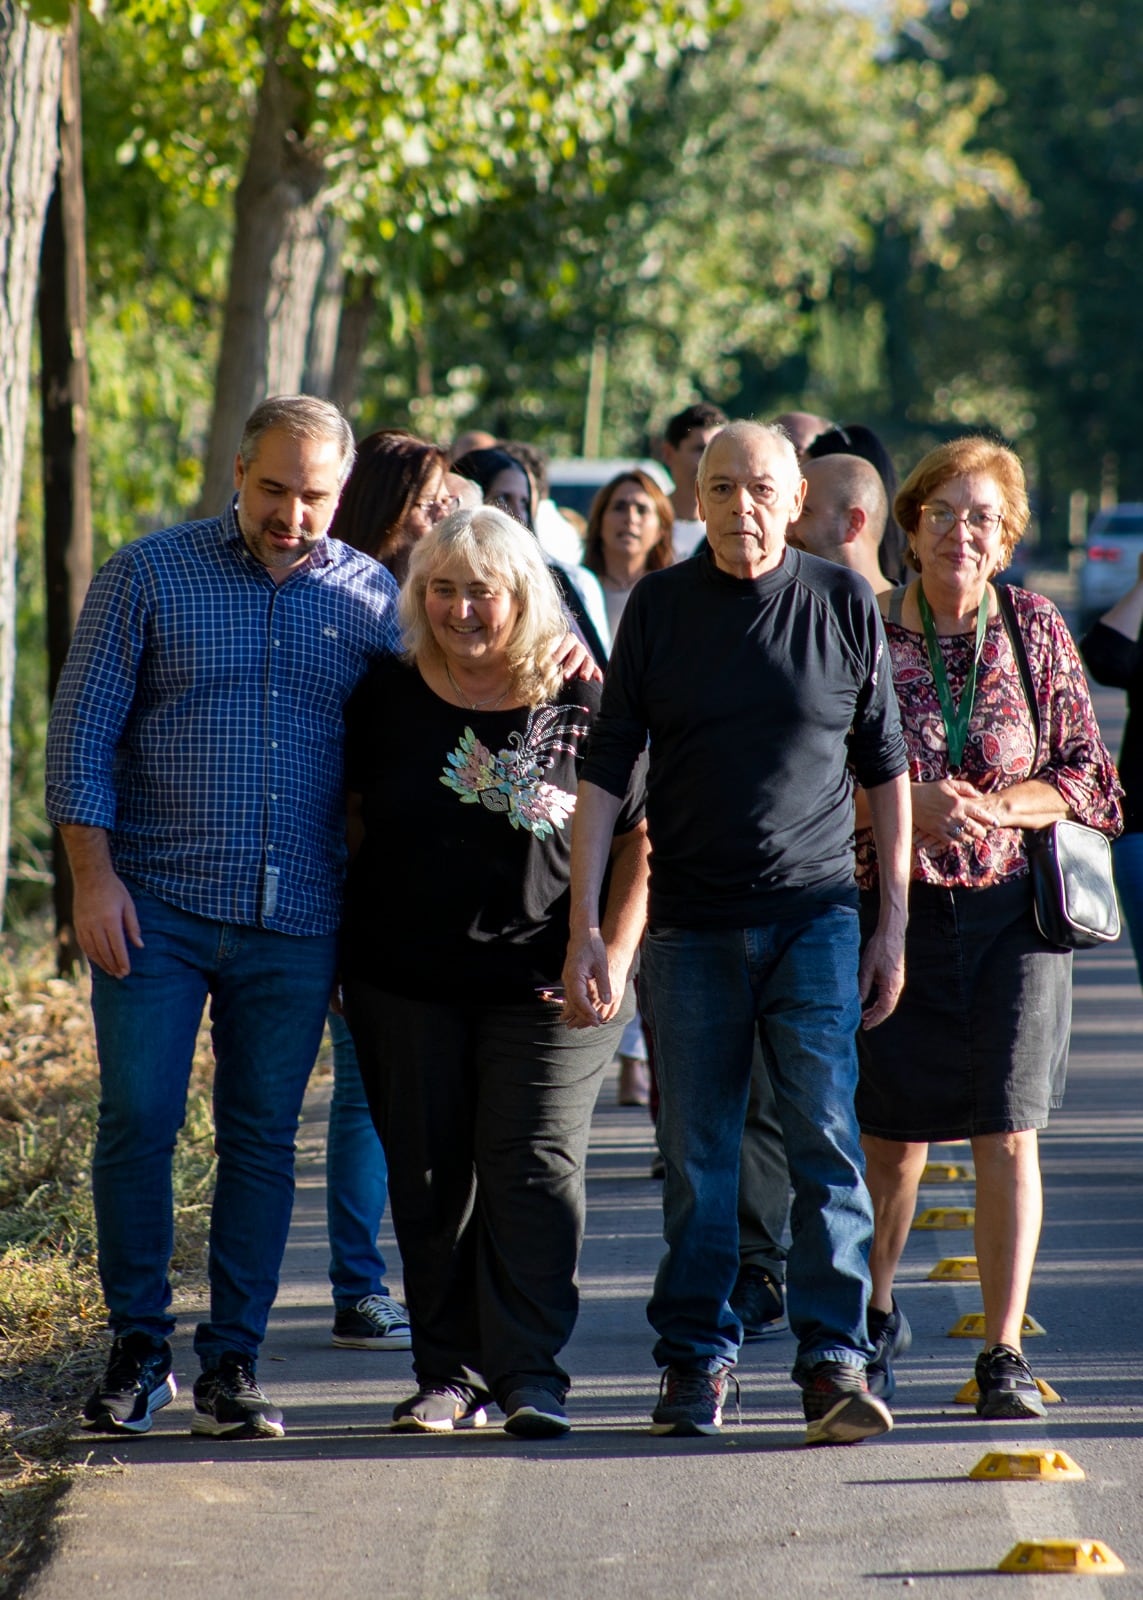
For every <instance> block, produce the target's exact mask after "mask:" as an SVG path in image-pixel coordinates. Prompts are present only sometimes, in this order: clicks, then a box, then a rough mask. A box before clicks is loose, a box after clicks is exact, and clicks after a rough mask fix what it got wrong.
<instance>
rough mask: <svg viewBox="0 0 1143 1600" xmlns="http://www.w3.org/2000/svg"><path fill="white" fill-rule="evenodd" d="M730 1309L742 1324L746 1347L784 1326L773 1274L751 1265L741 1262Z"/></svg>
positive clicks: (782, 1299) (780, 1296)
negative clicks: (752, 1341)
mask: <svg viewBox="0 0 1143 1600" xmlns="http://www.w3.org/2000/svg"><path fill="white" fill-rule="evenodd" d="M730 1309H731V1310H732V1311H733V1312H734V1315H735V1316H736V1317H737V1318H738V1320H739V1322H741V1324H742V1338H743V1341H744V1343H747V1344H749V1342H750V1341H751V1340H752V1339H762V1338H764V1337H765V1335H766V1334H768V1333H779V1332H781V1330H782V1329H783V1328H784V1327H785V1326H786V1301H785V1297H784V1295H783V1294H782V1285H781V1284H780V1283H779V1282H778V1280H777V1278H776V1277H775V1276H774V1274H773V1273H772V1272H767V1270H766V1268H765V1267H756V1266H754V1265H753V1263H751V1262H744V1263H743V1264H742V1266H740V1267H739V1269H738V1277H737V1279H736V1281H735V1284H734V1288H733V1290H732V1291H731V1295H730Z"/></svg>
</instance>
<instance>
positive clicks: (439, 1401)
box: [393, 1383, 488, 1433]
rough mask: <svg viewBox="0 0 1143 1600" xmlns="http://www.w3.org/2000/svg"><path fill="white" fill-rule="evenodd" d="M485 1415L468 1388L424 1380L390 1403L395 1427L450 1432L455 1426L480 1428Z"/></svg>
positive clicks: (485, 1419)
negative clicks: (411, 1392) (413, 1390)
mask: <svg viewBox="0 0 1143 1600" xmlns="http://www.w3.org/2000/svg"><path fill="white" fill-rule="evenodd" d="M487 1421H488V1415H487V1413H486V1411H485V1409H484V1406H483V1404H482V1403H481V1401H479V1400H478V1399H477V1398H476V1396H475V1395H474V1394H473V1392H472V1390H471V1389H465V1388H464V1387H463V1386H462V1385H460V1384H457V1385H455V1386H453V1385H451V1384H444V1383H441V1384H426V1385H425V1386H424V1388H423V1389H418V1390H417V1392H416V1394H414V1395H410V1396H409V1398H408V1399H407V1400H402V1401H401V1403H400V1405H397V1406H394V1407H393V1426H394V1428H402V1429H410V1430H414V1429H415V1430H419V1431H420V1432H422V1433H451V1432H452V1431H453V1429H454V1428H483V1426H484V1424H485V1423H486V1422H487Z"/></svg>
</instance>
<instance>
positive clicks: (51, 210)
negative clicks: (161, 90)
mask: <svg viewBox="0 0 1143 1600" xmlns="http://www.w3.org/2000/svg"><path fill="white" fill-rule="evenodd" d="M85 213H86V208H85V204H84V191H83V125H82V120H81V113H80V78H79V13H78V10H76V9H73V12H72V15H71V17H70V19H69V21H68V26H67V31H66V33H65V35H64V56H63V74H62V79H61V85H60V104H59V165H58V167H57V169H56V181H55V188H54V189H53V191H52V198H51V202H50V204H49V206H48V212H47V217H46V219H45V222H44V238H43V246H42V251H41V257H40V292H39V321H40V407H41V416H42V430H43V433H42V456H43V477H44V587H45V591H46V595H45V599H46V606H45V611H46V618H47V650H48V697H49V699H51V698H52V697H53V696H54V695H55V689H56V684H57V682H58V681H59V675H60V672H61V671H62V670H63V664H64V659H65V657H66V655H67V650H68V646H69V644H70V643H71V636H72V633H73V631H74V629H75V624H76V621H77V619H78V617H79V609H80V606H81V605H82V604H83V598H84V595H85V594H86V593H87V587H88V584H89V583H90V582H91V565H92V560H91V555H92V550H91V479H90V472H89V467H88V372H87V250H86V215H85ZM52 843H53V849H52V857H53V870H54V880H55V881H54V895H53V897H54V901H55V912H56V958H57V964H58V967H59V971H60V973H61V975H66V974H68V973H70V972H72V971H73V970H74V969H75V966H76V964H77V962H78V960H79V955H80V950H79V945H78V943H77V941H76V937H75V929H74V927H73V925H72V879H71V871H70V868H69V865H68V859H67V852H66V851H65V850H64V848H63V844H62V841H61V839H60V836H59V833H58V830H57V831H56V832H55V833H54V835H53V841H52Z"/></svg>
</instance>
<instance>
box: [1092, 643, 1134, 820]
mask: <svg viewBox="0 0 1143 1600" xmlns="http://www.w3.org/2000/svg"><path fill="white" fill-rule="evenodd" d="M1079 651H1080V655H1081V656H1082V657H1083V659H1084V664H1085V665H1086V667H1087V670H1088V671H1089V672H1090V673H1091V675H1092V677H1093V678H1094V679H1095V681H1096V683H1102V684H1105V685H1106V686H1107V687H1108V688H1110V689H1126V690H1127V721H1126V723H1125V724H1124V728H1123V746H1122V748H1121V750H1120V752H1119V780H1120V782H1121V783H1122V785H1123V831H1124V833H1143V646H1141V645H1140V642H1139V640H1138V639H1129V638H1128V637H1127V635H1126V634H1125V633H1120V632H1119V630H1118V629H1117V628H1109V627H1108V625H1107V623H1106V622H1097V623H1096V624H1095V626H1094V627H1093V628H1092V629H1091V631H1090V632H1089V633H1087V634H1085V635H1084V637H1083V638H1082V639H1081V640H1080V645H1079Z"/></svg>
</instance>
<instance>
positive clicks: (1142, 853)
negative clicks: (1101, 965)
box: [1111, 833, 1143, 983]
mask: <svg viewBox="0 0 1143 1600" xmlns="http://www.w3.org/2000/svg"><path fill="white" fill-rule="evenodd" d="M1111 861H1112V865H1113V867H1114V868H1115V887H1116V888H1117V889H1118V890H1119V903H1120V905H1121V906H1122V907H1123V916H1124V918H1125V920H1126V922H1127V931H1128V933H1129V934H1130V935H1131V948H1132V949H1133V950H1134V951H1135V965H1136V966H1137V967H1138V969H1139V981H1140V982H1141V983H1143V833H1125V834H1123V835H1122V836H1121V837H1120V838H1118V839H1116V841H1115V843H1114V844H1113V845H1112V847H1111Z"/></svg>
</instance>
